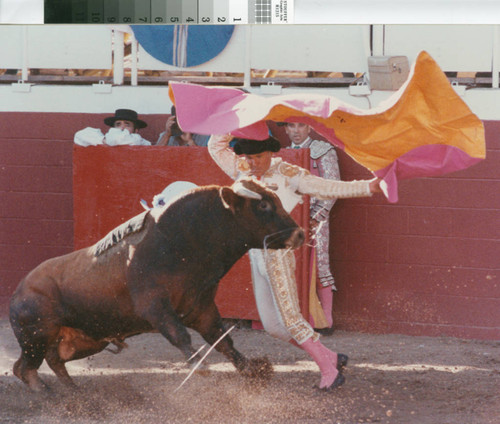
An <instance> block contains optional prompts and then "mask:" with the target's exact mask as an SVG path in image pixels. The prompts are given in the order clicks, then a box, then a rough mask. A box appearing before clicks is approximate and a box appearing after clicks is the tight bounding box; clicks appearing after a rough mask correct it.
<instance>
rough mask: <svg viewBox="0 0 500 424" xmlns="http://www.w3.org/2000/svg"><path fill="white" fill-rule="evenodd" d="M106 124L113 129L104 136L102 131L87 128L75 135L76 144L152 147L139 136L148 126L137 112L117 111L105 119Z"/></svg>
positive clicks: (128, 110)
mask: <svg viewBox="0 0 500 424" xmlns="http://www.w3.org/2000/svg"><path fill="white" fill-rule="evenodd" d="M104 123H105V124H106V125H107V126H108V127H111V128H110V130H109V131H108V132H107V133H106V135H104V134H103V133H102V132H101V130H100V129H98V128H91V127H87V128H84V129H83V130H80V131H78V132H77V133H76V134H75V138H74V140H75V143H76V144H79V145H81V146H95V145H99V144H105V145H108V146H123V145H133V146H151V143H150V142H149V141H148V140H146V139H144V138H142V137H141V136H140V135H139V130H140V129H141V128H146V127H147V126H148V124H146V122H144V121H143V120H141V119H139V117H138V115H137V112H136V111H135V110H132V109H116V111H115V114H114V115H113V116H108V117H106V118H104Z"/></svg>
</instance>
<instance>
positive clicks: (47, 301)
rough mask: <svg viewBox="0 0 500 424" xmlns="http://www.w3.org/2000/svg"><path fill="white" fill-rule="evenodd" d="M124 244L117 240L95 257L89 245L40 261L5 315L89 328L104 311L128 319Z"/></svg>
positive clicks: (102, 317) (104, 318)
mask: <svg viewBox="0 0 500 424" xmlns="http://www.w3.org/2000/svg"><path fill="white" fill-rule="evenodd" d="M129 248H130V246H129V245H128V244H127V243H121V244H120V245H118V246H114V247H113V248H112V249H109V251H107V252H105V253H103V254H101V255H100V256H95V255H94V249H93V246H92V247H90V248H85V249H81V250H78V251H75V252H72V253H69V254H66V255H63V256H59V257H56V258H52V259H48V260H46V261H45V262H43V263H41V264H40V265H39V266H37V267H36V268H35V269H34V270H33V271H31V272H30V273H29V274H28V275H27V276H26V277H25V278H24V279H23V280H22V281H21V282H20V284H19V286H18V287H17V289H16V291H15V292H14V294H13V296H12V298H11V308H10V309H11V318H16V317H17V318H18V320H19V319H21V321H22V320H32V319H46V320H52V321H57V322H58V323H59V324H60V325H67V326H70V327H71V326H74V327H78V328H83V327H87V328H85V329H86V330H88V331H89V332H93V331H95V329H96V328H101V327H102V326H103V323H105V322H109V321H110V318H109V316H110V315H113V316H114V319H115V320H116V321H120V320H122V321H124V320H126V319H128V317H130V315H131V314H132V313H133V312H132V304H131V300H130V296H129V294H128V290H127V284H126V280H125V275H126V266H127V257H128V252H129ZM113 331H115V330H113Z"/></svg>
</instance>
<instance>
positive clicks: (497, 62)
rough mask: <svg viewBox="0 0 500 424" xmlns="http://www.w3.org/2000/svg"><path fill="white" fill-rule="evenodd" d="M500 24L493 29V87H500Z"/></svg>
mask: <svg viewBox="0 0 500 424" xmlns="http://www.w3.org/2000/svg"><path fill="white" fill-rule="evenodd" d="M499 38H500V26H499V25H495V26H494V29H493V52H492V61H491V87H492V88H499V87H500V84H499V76H498V73H499V72H500V39H499Z"/></svg>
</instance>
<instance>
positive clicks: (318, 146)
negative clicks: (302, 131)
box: [309, 140, 334, 159]
mask: <svg viewBox="0 0 500 424" xmlns="http://www.w3.org/2000/svg"><path fill="white" fill-rule="evenodd" d="M333 148H334V147H333V146H332V145H331V144H330V143H328V142H327V141H321V140H313V141H311V144H310V145H309V149H310V150H311V159H319V158H320V157H321V156H323V155H326V154H327V153H328V152H329V151H330V150H332V149H333Z"/></svg>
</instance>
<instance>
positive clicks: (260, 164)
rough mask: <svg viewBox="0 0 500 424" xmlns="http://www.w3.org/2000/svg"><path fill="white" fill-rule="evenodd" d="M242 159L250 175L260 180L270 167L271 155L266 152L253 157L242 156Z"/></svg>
mask: <svg viewBox="0 0 500 424" xmlns="http://www.w3.org/2000/svg"><path fill="white" fill-rule="evenodd" d="M243 157H244V158H245V161H246V162H247V163H248V166H249V167H250V174H251V175H253V176H254V177H257V178H260V177H262V175H264V174H265V173H266V171H267V170H268V169H269V167H270V166H271V160H272V158H273V153H272V152H268V151H266V152H262V153H256V154H255V155H243Z"/></svg>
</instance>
